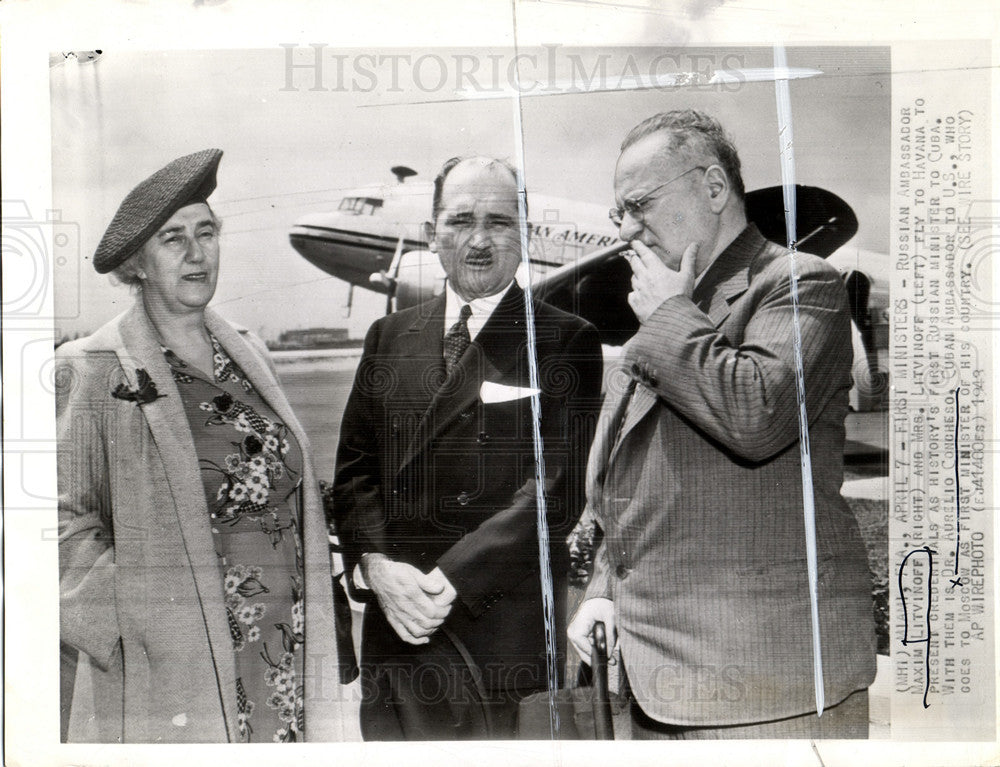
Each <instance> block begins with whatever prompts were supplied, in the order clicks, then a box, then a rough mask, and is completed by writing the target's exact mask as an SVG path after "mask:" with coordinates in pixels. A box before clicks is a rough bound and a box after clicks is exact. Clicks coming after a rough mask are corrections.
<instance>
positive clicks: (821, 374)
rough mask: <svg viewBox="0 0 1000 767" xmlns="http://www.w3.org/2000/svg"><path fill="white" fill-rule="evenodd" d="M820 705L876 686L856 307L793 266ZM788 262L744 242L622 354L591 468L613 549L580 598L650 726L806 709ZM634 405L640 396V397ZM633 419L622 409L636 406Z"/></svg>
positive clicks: (811, 260) (778, 251)
mask: <svg viewBox="0 0 1000 767" xmlns="http://www.w3.org/2000/svg"><path fill="white" fill-rule="evenodd" d="M797 261H798V264H797V269H798V273H799V282H798V293H799V304H800V306H799V308H800V313H799V325H800V328H801V334H802V355H803V361H804V371H803V373H804V377H805V399H806V411H807V414H808V420H809V439H810V445H811V451H812V453H811V459H812V474H813V485H814V495H815V506H816V527H817V537H818V558H819V607H820V610H819V612H820V624H821V625H820V635H821V637H822V656H823V672H824V681H825V688H826V703H827V705H828V706H830V705H833V704H835V703H838V702H840V701H841V700H843V699H844V698H845V697H846V696H847V695H849V694H850V693H851V692H853V691H855V690H859V689H864V688H866V687H867V686H868V685H869V684H871V682H872V679H873V678H874V675H875V631H874V619H873V614H872V599H871V581H870V577H869V573H868V567H867V560H866V554H865V548H864V545H863V542H862V540H861V537H860V532H859V530H858V524H857V521H856V520H855V519H854V516H853V514H852V513H851V510H850V509H849V508H848V506H847V504H846V502H845V501H844V499H843V498H842V497H841V496H840V485H841V483H842V481H843V466H844V462H843V453H844V438H845V434H844V417H845V415H846V414H847V394H848V389H849V388H850V385H851V383H850V368H851V356H852V352H851V337H850V319H849V315H848V312H847V296H846V292H845V291H844V287H843V284H842V283H841V280H840V278H839V275H838V274H837V272H836V270H834V269H833V268H832V267H830V266H829V265H828V264H826V263H825V262H823V261H822V260H821V259H819V258H817V257H815V256H809V255H805V254H801V255H800V256H798V258H797ZM789 285H790V280H789V264H788V251H787V250H785V249H783V248H781V247H779V246H777V245H774V244H773V243H769V242H767V241H765V240H764V238H763V237H762V236H761V235H760V233H759V232H758V231H757V229H756V228H755V227H752V226H751V227H748V228H747V229H745V230H744V231H743V233H742V234H741V235H740V236H739V237H737V239H736V240H735V241H734V242H733V243H732V244H730V246H729V247H728V248H727V249H726V250H725V251H724V252H723V253H722V254H721V255H720V256H719V257H718V259H716V261H715V262H714V263H713V264H712V265H711V266H710V267H709V268H708V270H706V272H705V273H704V275H703V276H702V279H701V280H700V282H699V283H698V285H697V287H696V288H695V291H694V295H693V298H692V299H688V298H686V297H683V296H675V297H673V298H670V299H668V300H667V301H665V302H664V303H663V305H662V306H660V307H659V308H658V309H657V310H656V311H655V312H654V313H653V314H652V315H651V316H650V317H649V319H648V320H647V321H646V322H645V323H644V324H643V325H642V327H641V328H640V329H639V332H638V333H636V335H635V336H634V337H633V339H632V340H631V341H630V342H629V343H628V345H627V346H626V349H625V355H624V360H625V366H626V371H627V378H626V380H630V381H631V383H630V385H629V386H627V387H621V390H619V391H618V392H609V394H608V396H607V398H606V400H605V407H604V412H603V413H602V416H601V420H600V422H599V424H598V430H597V434H596V436H595V438H594V445H593V447H592V449H591V454H590V460H589V464H588V469H587V500H588V505H589V509H590V511H591V512H592V513H594V515H595V516H596V518H597V520H598V521H599V523H600V525H601V528H602V529H603V530H604V534H605V538H604V542H603V544H602V546H601V548H600V549H599V550H598V552H597V555H596V557H595V571H594V578H593V580H592V581H591V584H590V586H589V588H588V597H606V598H610V599H612V600H614V605H615V616H616V625H617V629H618V635H619V643H620V648H621V652H622V658H623V661H624V664H625V669H626V671H627V674H628V679H629V683H630V685H631V687H632V689H633V692H634V694H635V698H636V700H637V702H638V703H639V705H640V706H641V707H642V709H643V710H644V711H645V712H646V713H647V714H648V715H649V716H650V717H652V718H654V719H657V720H659V721H662V722H667V723H671V724H676V725H691V726H711V725H729V724H744V723H750V722H761V721H768V720H773V719H779V718H784V717H789V716H795V715H800V714H806V713H809V711H810V710H814V705H815V704H814V702H813V672H812V660H813V659H812V645H811V622H810V607H809V589H808V580H807V571H806V556H805V532H804V523H803V511H802V508H803V500H802V475H801V468H800V456H799V421H798V406H797V403H796V394H795V365H794V355H793V344H794V321H793V311H792V302H791V294H790V287H789ZM633 389H634V390H635V394H634V395H633V394H632V392H633ZM630 400H631V404H630Z"/></svg>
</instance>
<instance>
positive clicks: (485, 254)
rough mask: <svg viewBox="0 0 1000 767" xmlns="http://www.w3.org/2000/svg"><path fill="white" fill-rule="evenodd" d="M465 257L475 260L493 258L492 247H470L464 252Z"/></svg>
mask: <svg viewBox="0 0 1000 767" xmlns="http://www.w3.org/2000/svg"><path fill="white" fill-rule="evenodd" d="M465 257H466V258H471V259H475V260H480V259H487V258H493V247H492V246H491V245H485V246H479V247H472V248H469V249H468V250H466V251H465Z"/></svg>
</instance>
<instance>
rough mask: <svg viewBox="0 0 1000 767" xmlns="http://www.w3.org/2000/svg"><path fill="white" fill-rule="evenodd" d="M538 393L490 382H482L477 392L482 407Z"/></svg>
mask: <svg viewBox="0 0 1000 767" xmlns="http://www.w3.org/2000/svg"><path fill="white" fill-rule="evenodd" d="M538 393H539V390H538V389H532V388H531V387H529V386H507V385H506V384H499V383H493V382H492V381H483V385H482V388H480V390H479V399H481V400H482V401H483V404H484V405H489V404H491V403H494V402H510V401H511V400H515V399H524V398H525V397H530V396H531V395H532V394H538Z"/></svg>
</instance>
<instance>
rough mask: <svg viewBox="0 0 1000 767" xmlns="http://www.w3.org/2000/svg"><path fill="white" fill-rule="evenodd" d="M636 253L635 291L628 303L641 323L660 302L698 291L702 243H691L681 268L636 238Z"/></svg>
mask: <svg viewBox="0 0 1000 767" xmlns="http://www.w3.org/2000/svg"><path fill="white" fill-rule="evenodd" d="M631 245H632V249H633V250H634V251H635V255H634V256H631V257H630V258H629V262H628V263H629V266H631V267H632V292H631V293H629V294H628V303H629V306H631V307H632V311H633V312H635V316H636V317H637V318H638V320H639V322H641V323H645V322H646V320H648V319H649V317H650V315H651V314H652V313H653V312H655V311H656V310H657V309H658V308H659V306H660V304H662V303H663V302H664V301H666V300H667V299H668V298H673V297H674V296H687V297H688V298H690V297H691V294H692V293H694V280H695V276H696V262H697V258H698V245H697V243H691V244H690V245H688V246H687V248H686V249H685V250H684V254H683V255H682V256H681V264H680V269H679V270H676V271H675V270H673V269H671V268H670V267H669V266H667V265H666V264H665V263H663V261H662V259H660V257H659V256H658V255H656V253H654V252H653V251H652V250H650V249H649V248H648V247H647V246H646V245H643V244H642V243H641V242H639V241H638V240H633V241H632V243H631Z"/></svg>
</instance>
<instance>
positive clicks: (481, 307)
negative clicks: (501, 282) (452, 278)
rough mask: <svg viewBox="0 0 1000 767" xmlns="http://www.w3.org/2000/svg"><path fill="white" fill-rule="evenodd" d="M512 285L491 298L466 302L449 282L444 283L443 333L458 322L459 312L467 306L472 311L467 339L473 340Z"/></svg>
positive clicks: (508, 285)
mask: <svg viewBox="0 0 1000 767" xmlns="http://www.w3.org/2000/svg"><path fill="white" fill-rule="evenodd" d="M513 284H514V281H513V280H511V281H510V282H509V283H508V284H507V285H505V286H504V287H503V289H502V290H500V291H499V292H498V293H494V294H493V295H492V296H485V297H482V298H474V299H472V300H471V301H466V300H465V299H464V298H462V297H461V296H460V295H458V293H456V292H455V291H454V289H453V288H452V287H451V283H450V282H446V283H445V287H444V291H445V307H444V332H445V333H447V332H448V329H449V328H451V326H452V325H454V324H455V323H456V322H458V315H459V312H461V311H462V307H463V306H465V305H466V304H468V305H469V308H470V309H472V315H471V316H470V317H469V338H470V339H474V338H475V337H476V336H477V335H478V334H479V331H480V330H482V329H483V326H484V325H485V324H486V322H487V320H489V318H490V315H492V314H493V311H494V310H495V309H496V308H497V306H499V305H500V302H501V301H502V300H503V297H504V296H505V295H507V291H508V290H510V286H511V285H513Z"/></svg>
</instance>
